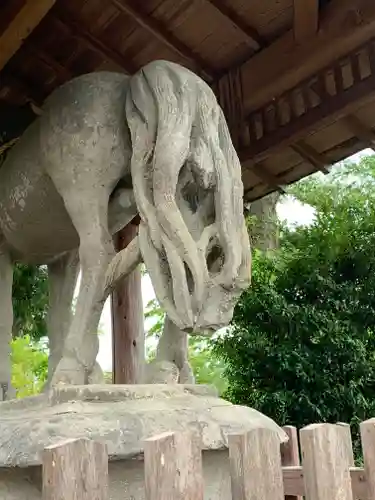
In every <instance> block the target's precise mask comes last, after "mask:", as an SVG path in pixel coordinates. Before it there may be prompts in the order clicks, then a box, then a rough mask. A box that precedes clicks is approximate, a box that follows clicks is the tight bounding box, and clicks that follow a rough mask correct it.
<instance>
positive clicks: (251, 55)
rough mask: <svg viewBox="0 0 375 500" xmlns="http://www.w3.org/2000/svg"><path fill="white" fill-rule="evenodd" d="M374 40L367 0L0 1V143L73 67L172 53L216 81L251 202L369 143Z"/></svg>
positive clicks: (372, 139) (374, 113) (128, 64)
mask: <svg viewBox="0 0 375 500" xmlns="http://www.w3.org/2000/svg"><path fill="white" fill-rule="evenodd" d="M374 44H375V2H374V0H258V1H256V0H250V1H249V0H247V1H246V0H230V1H229V0H138V2H136V1H135V0H107V1H106V2H104V1H102V0H3V1H2V2H1V4H0V148H1V147H2V144H3V145H9V144H12V141H14V140H16V139H17V136H18V135H19V134H20V133H21V132H22V130H23V129H24V128H25V126H27V124H28V123H29V122H30V121H32V119H33V113H36V114H37V113H38V112H39V110H40V107H41V106H42V104H43V100H44V99H45V98H46V96H48V95H49V94H50V92H51V91H52V90H53V89H54V88H56V87H57V86H59V85H61V84H62V83H64V82H65V81H67V80H69V79H71V78H72V77H74V76H77V75H79V74H82V73H86V72H90V71H95V70H100V69H102V70H103V69H106V70H114V71H122V72H126V73H133V72H135V71H136V70H137V69H138V68H140V67H142V66H143V65H145V64H146V63H148V62H149V61H151V60H154V59H168V60H172V61H175V62H178V63H180V64H182V65H185V66H187V67H189V68H190V69H192V70H193V71H195V72H196V73H198V74H199V75H200V76H201V77H202V78H204V79H205V80H206V81H207V82H208V83H209V84H210V85H211V86H212V88H213V89H214V91H215V93H216V95H217V97H218V99H219V102H220V104H221V105H222V107H223V109H224V112H225V114H226V117H227V121H228V124H229V128H230V131H231V134H232V139H233V142H234V144H235V146H236V148H237V151H238V153H239V156H240V158H241V161H242V167H243V181H244V185H245V201H249V202H251V201H253V200H256V199H258V198H260V197H262V196H264V195H266V194H267V193H270V192H272V191H275V190H280V191H282V190H283V186H285V185H287V184H290V183H292V182H294V181H297V180H299V179H301V178H302V177H304V176H306V175H309V174H311V173H313V172H315V171H319V170H320V171H322V172H327V171H328V168H329V166H330V165H332V164H333V163H335V162H337V161H339V160H342V159H344V158H346V157H348V156H349V155H351V154H353V153H355V152H356V151H359V150H361V149H363V148H365V147H371V148H375V132H374V128H375V45H374ZM30 105H31V109H32V110H33V113H31V112H30ZM0 151H1V150H0ZM127 307H129V306H127ZM122 314H124V311H122ZM125 316H126V314H125ZM117 319H118V318H117ZM120 322H121V320H120ZM117 323H118V321H117ZM133 340H134V339H133ZM133 340H132V341H131V345H133V344H134V341H133Z"/></svg>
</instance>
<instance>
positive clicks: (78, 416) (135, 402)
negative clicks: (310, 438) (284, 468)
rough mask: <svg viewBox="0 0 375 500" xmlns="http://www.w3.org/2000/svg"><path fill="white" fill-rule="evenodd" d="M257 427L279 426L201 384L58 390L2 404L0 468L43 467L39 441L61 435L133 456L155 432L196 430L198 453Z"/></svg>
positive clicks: (115, 453) (117, 456)
mask: <svg viewBox="0 0 375 500" xmlns="http://www.w3.org/2000/svg"><path fill="white" fill-rule="evenodd" d="M255 427H267V428H272V429H275V430H276V431H277V432H278V433H279V436H280V441H286V440H287V437H286V434H285V433H284V431H283V430H282V429H281V428H280V427H278V426H277V425H276V424H275V423H274V422H273V421H272V420H271V419H269V418H268V417H266V416H265V415H262V414H261V413H259V412H257V411H256V410H253V409H251V408H246V407H241V406H235V405H232V404H231V403H228V402H227V401H224V400H222V399H220V398H218V397H217V395H216V392H215V390H214V389H213V388H211V387H208V386H199V385H190V386H189V385H133V386H130V385H128V386H121V385H113V386H111V385H103V386H101V385H100V386H97V385H91V386H65V387H56V388H54V389H53V390H51V391H50V392H49V393H48V394H43V395H40V396H36V397H32V398H26V399H24V400H20V401H7V402H3V403H0V467H13V466H21V467H25V466H31V465H39V464H41V451H42V450H43V449H44V447H45V446H48V445H51V444H53V443H57V442H59V441H61V440H63V439H67V438H79V437H88V438H91V439H95V440H100V441H105V442H106V443H107V446H108V452H109V455H110V459H111V460H119V459H125V458H132V457H136V456H138V455H140V454H141V453H142V451H143V440H144V439H146V438H148V437H151V436H153V435H156V434H159V433H162V432H166V431H178V430H184V429H186V428H194V429H196V430H197V431H198V432H199V433H200V435H201V439H202V446H203V449H204V450H222V449H225V448H226V447H227V436H228V434H230V433H232V432H239V431H242V430H247V429H251V428H255Z"/></svg>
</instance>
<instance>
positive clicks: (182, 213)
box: [0, 61, 250, 397]
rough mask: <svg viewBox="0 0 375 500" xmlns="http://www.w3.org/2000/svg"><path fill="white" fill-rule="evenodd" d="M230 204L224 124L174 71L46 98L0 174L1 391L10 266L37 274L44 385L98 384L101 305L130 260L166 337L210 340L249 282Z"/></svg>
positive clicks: (233, 170)
mask: <svg viewBox="0 0 375 500" xmlns="http://www.w3.org/2000/svg"><path fill="white" fill-rule="evenodd" d="M242 197H243V186H242V181H241V168H240V163H239V160H238V157H237V155H236V152H235V150H234V148H233V145H232V142H231V139H230V135H229V132H228V128H227V125H226V122H225V118H224V115H223V112H222V110H221V108H220V107H219V105H218V103H217V101H216V98H215V96H214V94H213V92H212V90H211V89H210V88H209V86H208V85H206V83H204V82H203V81H202V80H201V79H200V78H198V77H197V76H196V75H195V74H194V73H192V72H190V71H188V70H187V69H185V68H183V67H181V66H179V65H176V64H173V63H170V62H165V61H155V62H152V63H150V64H148V65H147V66H145V67H144V68H143V69H141V70H140V71H139V72H138V73H136V74H135V75H134V76H132V77H128V76H126V75H123V74H116V73H110V72H97V73H92V74H88V75H84V76H81V77H78V78H75V79H73V80H71V81H69V82H68V83H66V84H64V85H63V86H62V87H60V88H59V89H57V90H56V91H54V92H53V93H52V94H51V96H50V97H49V98H48V99H47V101H46V103H45V105H44V107H43V113H42V115H41V116H40V117H38V118H37V119H36V120H35V122H34V123H33V124H32V125H31V126H30V127H29V128H28V129H27V130H26V132H25V133H24V134H23V135H22V136H21V138H20V139H19V140H18V142H17V143H16V145H15V146H14V147H13V148H12V149H11V150H10V152H9V154H8V156H7V158H6V159H5V161H4V163H3V165H2V166H1V168H0V280H1V287H0V384H1V387H2V388H3V393H8V397H9V394H10V393H11V387H10V356H9V354H10V353H9V342H10V340H11V331H12V320H13V318H12V316H13V315H12V275H13V264H14V263H15V262H17V261H20V262H25V263H33V264H38V265H41V264H44V265H47V266H48V273H49V288H50V310H49V318H48V334H49V342H50V344H49V345H50V359H49V379H50V383H52V384H58V383H66V384H86V383H94V382H98V381H99V380H100V376H101V373H100V368H99V366H98V365H97V364H96V356H97V352H98V345H99V344H98V338H97V335H96V332H97V327H98V323H99V320H100V315H101V312H102V308H103V304H104V301H105V299H106V298H107V296H108V294H109V293H110V292H111V290H112V289H113V287H114V286H115V285H116V283H117V282H118V281H119V280H120V279H121V278H122V277H124V276H126V275H127V274H128V273H129V272H131V271H132V270H133V269H135V267H136V266H137V265H138V264H139V263H140V262H142V261H143V262H144V263H145V265H146V268H147V269H148V272H149V273H150V277H151V280H152V283H153V286H154V289H155V293H156V297H157V299H158V300H159V302H160V304H161V306H162V307H163V308H164V310H165V311H166V314H167V316H168V318H169V320H168V321H169V323H170V324H171V325H172V326H173V327H174V328H175V329H177V330H178V331H180V332H183V333H184V334H185V335H186V333H190V332H194V333H196V334H210V333H211V332H213V331H215V330H217V329H218V328H220V327H222V326H224V325H227V324H228V323H229V321H230V319H231V317H232V314H233V308H234V305H235V302H236V300H237V298H238V296H239V295H240V293H241V291H242V289H243V288H244V287H247V286H248V284H249V280H250V249H249V239H248V235H247V231H246V227H245V221H244V216H243V201H242ZM137 214H139V215H140V218H141V223H140V227H139V234H138V236H137V237H136V238H135V239H134V240H133V241H132V242H131V244H130V245H129V246H128V247H127V248H126V249H125V250H123V251H121V252H119V253H117V254H116V253H115V250H114V245H113V240H112V235H113V234H114V233H115V232H117V231H118V230H120V229H121V228H123V227H124V226H126V225H127V224H128V222H130V221H131V220H132V219H133V218H134V217H135V216H136V215H137ZM79 265H80V267H81V274H82V277H81V285H80V290H79V295H78V299H77V304H76V308H75V313H74V315H72V313H71V301H72V295H73V289H74V284H75V282H76V278H77V271H78V266H79ZM172 332H173V329H172ZM0 393H1V391H0Z"/></svg>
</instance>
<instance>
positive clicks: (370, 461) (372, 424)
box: [361, 418, 375, 499]
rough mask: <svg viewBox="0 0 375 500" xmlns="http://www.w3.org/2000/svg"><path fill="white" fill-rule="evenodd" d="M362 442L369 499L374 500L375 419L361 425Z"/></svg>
mask: <svg viewBox="0 0 375 500" xmlns="http://www.w3.org/2000/svg"><path fill="white" fill-rule="evenodd" d="M361 440H362V451H363V459H364V462H365V467H364V468H365V477H366V484H367V498H369V499H373V498H375V418H371V419H370V420H366V422H362V423H361Z"/></svg>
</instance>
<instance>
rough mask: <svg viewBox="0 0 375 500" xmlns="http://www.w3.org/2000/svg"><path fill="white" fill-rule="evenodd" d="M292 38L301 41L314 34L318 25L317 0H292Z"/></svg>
mask: <svg viewBox="0 0 375 500" xmlns="http://www.w3.org/2000/svg"><path fill="white" fill-rule="evenodd" d="M293 6H294V26H293V30H294V38H295V40H296V42H298V43H303V42H306V41H308V40H309V38H311V37H313V36H314V35H316V33H317V31H318V25H319V0H294V2H293Z"/></svg>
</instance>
